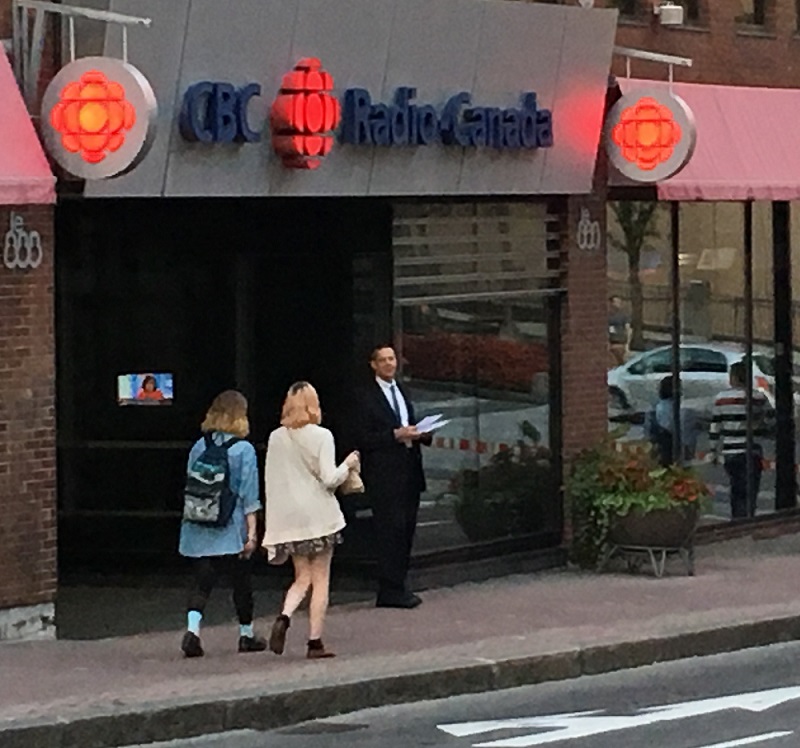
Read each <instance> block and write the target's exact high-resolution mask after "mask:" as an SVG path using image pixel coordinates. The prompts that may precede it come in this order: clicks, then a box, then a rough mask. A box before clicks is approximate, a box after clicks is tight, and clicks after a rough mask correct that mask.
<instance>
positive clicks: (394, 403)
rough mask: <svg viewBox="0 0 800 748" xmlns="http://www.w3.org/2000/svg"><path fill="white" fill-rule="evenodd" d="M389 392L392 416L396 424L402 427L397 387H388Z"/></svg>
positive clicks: (393, 385)
mask: <svg viewBox="0 0 800 748" xmlns="http://www.w3.org/2000/svg"><path fill="white" fill-rule="evenodd" d="M389 391H390V392H391V393H392V410H394V414H395V416H396V417H397V422H398V423H399V424H400V425H401V426H402V425H403V418H402V417H401V415H400V403H399V402H398V401H397V385H396V384H392V386H391V387H389Z"/></svg>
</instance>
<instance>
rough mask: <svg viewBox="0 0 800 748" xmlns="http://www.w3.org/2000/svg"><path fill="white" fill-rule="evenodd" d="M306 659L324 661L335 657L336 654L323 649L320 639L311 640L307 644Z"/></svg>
mask: <svg viewBox="0 0 800 748" xmlns="http://www.w3.org/2000/svg"><path fill="white" fill-rule="evenodd" d="M306 657H307V658H308V659H309V660H324V659H328V658H330V657H336V653H335V652H331V651H330V650H329V649H325V645H324V644H323V643H322V640H321V639H311V640H309V642H308V650H307V651H306Z"/></svg>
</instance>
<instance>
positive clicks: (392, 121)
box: [341, 86, 553, 149]
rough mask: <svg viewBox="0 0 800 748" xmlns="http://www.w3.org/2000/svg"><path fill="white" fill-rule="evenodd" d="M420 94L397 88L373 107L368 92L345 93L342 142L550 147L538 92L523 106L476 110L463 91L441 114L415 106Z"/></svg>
mask: <svg viewBox="0 0 800 748" xmlns="http://www.w3.org/2000/svg"><path fill="white" fill-rule="evenodd" d="M416 94H417V90H416V89H415V88H411V87H409V86H402V87H400V88H398V89H396V91H395V94H394V97H393V100H392V103H391V104H381V103H375V104H373V103H372V98H371V97H370V94H369V92H368V91H366V90H365V89H363V88H351V89H348V90H347V91H345V94H344V106H343V107H342V109H343V115H342V121H343V123H344V124H343V128H342V138H341V139H342V142H344V143H350V144H352V145H379V146H402V145H431V144H433V143H437V142H441V143H443V144H444V145H458V146H464V147H470V146H471V147H490V148H498V149H501V148H504V149H519V148H526V149H533V148H549V147H551V146H552V145H553V117H552V114H551V112H550V111H549V110H547V109H539V108H538V104H537V101H536V94H535V93H533V92H527V93H524V94H522V101H521V106H520V107H519V108H513V107H512V108H509V109H500V108H499V107H472V106H470V104H471V103H472V97H471V96H470V94H468V93H467V92H465V91H462V92H461V93H458V94H456V95H455V96H451V97H450V98H449V99H448V100H447V102H446V103H445V105H444V107H443V108H442V111H441V114H439V113H437V111H436V109H435V108H434V107H433V106H431V105H430V104H422V105H418V104H412V103H411V102H412V101H413V99H414V98H415V96H416Z"/></svg>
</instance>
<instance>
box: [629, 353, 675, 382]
mask: <svg viewBox="0 0 800 748" xmlns="http://www.w3.org/2000/svg"><path fill="white" fill-rule="evenodd" d="M629 371H630V373H631V374H635V375H636V376H642V375H644V374H669V372H671V371H672V351H671V350H670V349H669V348H665V349H663V350H660V351H655V352H654V353H650V354H648V355H646V356H642V358H641V359H639V360H638V361H637V362H635V363H634V364H632V365H631V367H630V369H629Z"/></svg>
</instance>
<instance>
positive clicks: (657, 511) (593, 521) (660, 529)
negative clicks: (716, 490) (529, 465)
mask: <svg viewBox="0 0 800 748" xmlns="http://www.w3.org/2000/svg"><path fill="white" fill-rule="evenodd" d="M567 491H568V497H569V500H570V502H571V510H572V517H573V533H574V535H573V543H572V547H571V554H570V555H571V558H572V560H573V561H574V562H575V563H577V564H578V565H579V566H582V567H584V568H587V567H596V565H597V562H598V560H599V558H600V556H601V555H602V554H603V552H604V550H606V548H607V547H608V546H609V545H610V546H624V547H640V548H658V549H669V548H675V549H679V548H686V547H687V546H688V545H689V544H690V543H691V539H692V536H693V534H694V530H695V527H696V525H697V520H698V518H699V515H700V510H701V509H702V508H703V506H704V505H705V504H706V503H707V502H708V500H709V496H710V492H709V490H708V487H707V486H706V485H705V483H703V481H701V480H700V479H699V478H698V477H697V475H696V473H695V471H694V470H693V469H692V468H688V467H681V466H679V465H674V466H671V467H667V468H664V467H660V466H659V465H658V463H657V462H656V460H655V458H654V456H653V455H652V454H651V450H650V447H649V445H643V444H636V443H620V442H614V441H613V439H609V440H608V441H607V442H604V443H603V444H601V445H600V446H598V447H595V448H594V449H590V450H586V451H584V452H582V453H580V454H579V455H577V456H576V458H575V459H574V461H573V462H572V466H571V471H570V476H569V480H568V485H567Z"/></svg>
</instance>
